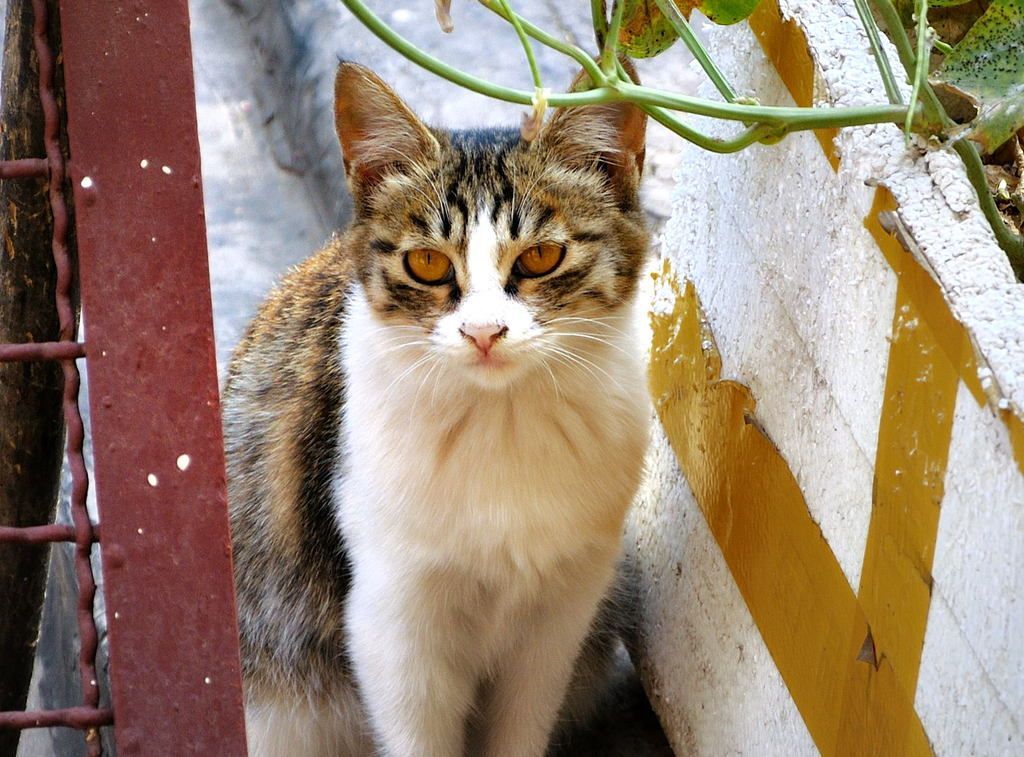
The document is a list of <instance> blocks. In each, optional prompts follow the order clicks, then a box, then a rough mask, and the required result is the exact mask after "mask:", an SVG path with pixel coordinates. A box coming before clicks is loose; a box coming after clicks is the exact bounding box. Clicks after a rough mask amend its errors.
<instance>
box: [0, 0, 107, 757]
mask: <svg viewBox="0 0 1024 757" xmlns="http://www.w3.org/2000/svg"><path fill="white" fill-rule="evenodd" d="M32 7H33V12H34V24H33V43H34V47H35V52H36V57H37V60H38V62H39V101H40V104H41V106H42V111H43V142H44V145H45V148H46V157H45V158H22V159H18V160H8V161H0V178H4V179H21V178H42V177H45V178H48V180H49V181H48V185H49V190H48V194H49V202H50V211H51V214H52V219H53V234H52V243H51V247H52V252H53V260H54V265H55V267H56V271H57V287H56V296H55V305H56V309H57V314H58V318H59V322H60V336H59V340H60V341H57V342H42V343H35V344H0V362H16V361H26V360H59V361H60V363H61V368H62V370H63V375H64V394H63V409H64V424H65V427H66V429H67V447H66V453H67V461H68V467H69V469H70V471H71V514H72V521H73V525H71V526H65V525H60V524H50V525H46V526H33V527H28V528H15V527H10V526H3V527H0V541H2V542H12V543H20V544H44V543H52V542H74V544H75V575H76V579H77V583H78V603H77V623H78V636H79V644H80V646H79V654H78V669H79V675H80V677H81V690H82V705H81V706H79V707H71V708H67V709H62V710H44V711H37V712H0V728H15V729H26V728H46V727H53V726H64V727H69V728H77V729H80V730H82V731H84V733H85V741H86V751H87V754H88V755H89V757H99V755H100V754H101V752H102V745H101V743H100V738H99V731H98V728H99V727H100V726H103V725H109V724H110V723H112V722H113V713H112V711H111V710H109V709H104V708H100V707H99V686H98V683H97V675H96V650H97V647H98V642H99V638H98V633H97V630H96V621H95V618H94V617H93V600H94V599H95V595H96V581H95V578H94V576H93V572H92V562H91V555H92V545H93V544H94V543H97V542H98V541H99V534H98V530H97V528H96V527H94V526H93V524H92V523H91V522H90V520H89V512H88V509H87V507H86V497H87V494H88V491H89V474H88V471H87V470H86V466H85V456H84V453H83V443H84V439H85V427H84V424H83V421H82V414H81V411H80V409H79V404H78V395H79V388H80V385H81V376H80V374H79V371H78V366H77V365H76V363H75V360H76V359H77V358H82V357H84V356H85V345H84V344H82V343H79V342H76V341H75V313H74V306H73V305H72V300H71V292H72V285H73V279H74V270H73V267H72V264H71V259H70V256H69V254H68V226H69V223H70V221H69V215H68V208H67V202H66V200H65V198H64V181H65V169H66V166H65V162H64V155H63V152H62V150H61V144H60V112H59V109H58V104H57V97H56V95H55V92H54V83H55V73H56V65H57V64H56V60H55V58H54V55H53V50H52V48H51V47H50V43H49V40H48V32H49V18H48V9H47V4H46V0H33V2H32Z"/></svg>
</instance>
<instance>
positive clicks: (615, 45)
mask: <svg viewBox="0 0 1024 757" xmlns="http://www.w3.org/2000/svg"><path fill="white" fill-rule="evenodd" d="M625 8H626V2H625V0H617V2H616V3H615V4H614V6H613V7H612V23H611V25H610V26H609V27H608V33H607V34H605V37H604V47H602V48H601V70H602V71H604V74H605V76H607V77H608V78H609V79H612V78H616V77H617V76H618V74H617V73H616V65H615V64H616V63H617V62H618V60H619V30H620V29H622V14H623V12H624V11H625Z"/></svg>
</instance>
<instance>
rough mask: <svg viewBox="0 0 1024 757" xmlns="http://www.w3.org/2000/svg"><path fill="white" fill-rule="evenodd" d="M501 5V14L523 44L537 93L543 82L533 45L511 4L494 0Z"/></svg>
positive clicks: (506, 1) (502, 0) (506, 0)
mask: <svg viewBox="0 0 1024 757" xmlns="http://www.w3.org/2000/svg"><path fill="white" fill-rule="evenodd" d="M496 2H497V3H498V4H499V5H500V6H501V8H502V10H504V11H505V13H504V14H503V15H504V17H505V18H506V19H508V22H509V23H510V24H512V28H513V29H515V30H516V36H518V37H519V43H520V44H521V45H522V46H523V52H525V53H526V63H527V65H529V67H530V76H532V77H533V86H534V87H535V88H536V90H537V92H538V93H539V92H540V91H541V90H542V89H544V83H543V82H542V81H541V78H540V68H538V67H537V58H536V56H535V55H534V54H533V45H532V44H530V40H529V38H528V37H527V36H526V32H525V31H523V25H522V23H520V20H519V16H517V15H516V14H515V13H513V12H512V6H510V5H509V4H508V0H496Z"/></svg>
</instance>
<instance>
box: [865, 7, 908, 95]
mask: <svg viewBox="0 0 1024 757" xmlns="http://www.w3.org/2000/svg"><path fill="white" fill-rule="evenodd" d="M853 4H854V6H855V7H856V8H857V15H858V16H860V22H861V25H862V26H863V27H864V31H865V32H866V33H867V35H868V44H869V45H870V46H871V54H872V55H873V56H874V58H875V63H876V64H878V73H879V74H881V76H882V86H884V87H885V94H886V96H887V97H888V98H889V102H891V103H892V104H893V105H901V104H902V103H903V95H902V93H900V87H899V84H897V83H896V77H895V76H893V73H892V66H891V65H890V64H889V56H888V55H886V54H885V48H883V47H882V40H881V36H880V33H879V31H878V24H876V23H875V17H874V15H873V14H872V13H871V9H870V8H869V7H868V0H853Z"/></svg>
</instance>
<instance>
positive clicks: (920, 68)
mask: <svg viewBox="0 0 1024 757" xmlns="http://www.w3.org/2000/svg"><path fill="white" fill-rule="evenodd" d="M915 15H916V19H917V52H916V53H915V57H916V59H917V60H916V61H915V66H914V69H913V70H914V78H913V87H912V89H911V90H910V109H909V110H908V111H907V120H906V121H905V122H904V124H903V133H904V134H905V135H906V138H907V140H908V141H909V139H910V125H911V121H912V120H913V112H914V106H915V105H917V102H918V98H920V97H921V89H922V88H923V87H926V86H928V0H917V12H916V14H915ZM908 70H909V69H908Z"/></svg>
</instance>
